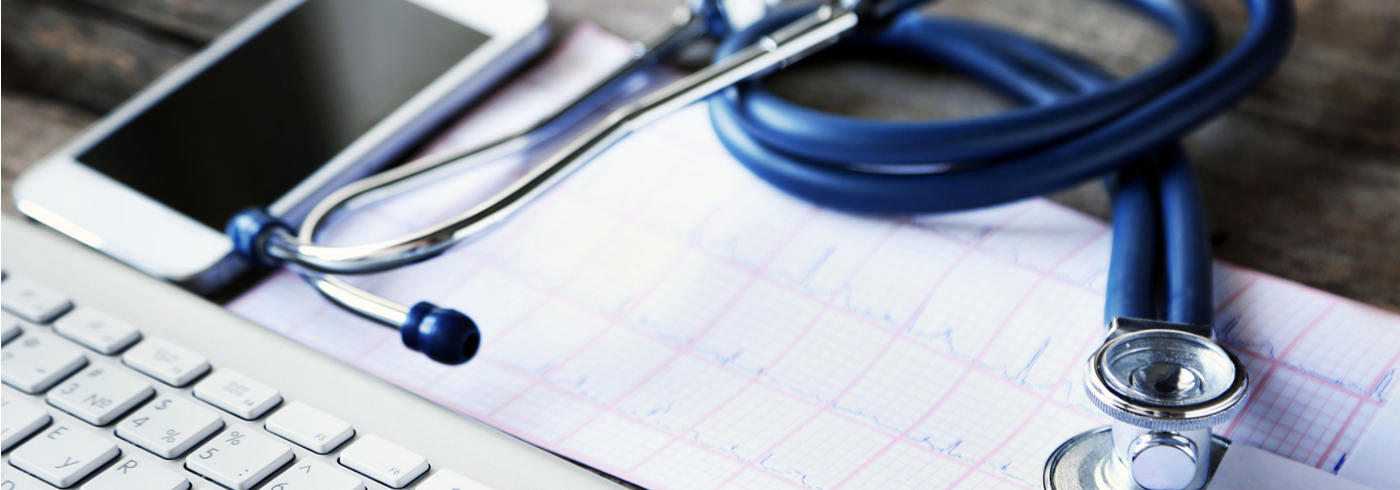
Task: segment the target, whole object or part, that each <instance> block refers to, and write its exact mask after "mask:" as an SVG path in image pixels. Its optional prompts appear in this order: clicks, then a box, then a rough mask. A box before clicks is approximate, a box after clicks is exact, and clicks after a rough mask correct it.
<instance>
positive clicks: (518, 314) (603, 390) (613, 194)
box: [230, 28, 1400, 490]
mask: <svg viewBox="0 0 1400 490" xmlns="http://www.w3.org/2000/svg"><path fill="white" fill-rule="evenodd" d="M626 55H627V51H626V46H625V44H622V43H621V42H620V41H618V40H617V39H615V38H612V37H610V36H608V35H606V34H605V33H602V32H600V31H598V30H597V29H596V28H584V29H582V30H581V31H579V32H576V33H574V35H572V36H571V37H570V39H569V40H568V42H567V43H565V47H564V48H563V50H562V51H561V52H560V53H557V54H555V55H553V57H552V58H551V59H550V60H549V61H547V62H545V63H543V64H542V65H541V66H539V67H537V68H535V69H534V70H533V72H532V73H530V74H527V75H526V76H525V78H524V79H523V80H522V81H520V82H517V84H518V86H516V87H513V88H512V89H511V90H510V91H509V92H507V93H506V94H504V96H503V97H501V98H499V99H498V100H497V101H495V102H493V103H491V104H488V105H487V106H485V107H483V108H482V109H481V110H478V111H475V112H474V113H473V114H471V115H470V116H469V117H470V118H472V119H471V120H470V122H468V123H465V125H464V126H463V127H462V128H461V129H460V131H458V133H457V134H454V135H452V136H449V137H448V139H449V140H476V141H480V140H481V139H480V138H482V137H481V135H480V134H479V131H496V132H497V134H501V133H504V132H506V131H509V130H510V129H513V128H514V127H520V126H523V125H524V124H527V123H528V122H529V121H530V120H532V118H534V117H539V115H540V114H543V113H544V112H547V110H548V109H549V108H551V107H553V106H554V105H556V104H559V103H560V102H561V101H562V100H564V99H567V98H568V96H569V95H571V94H572V93H576V92H577V91H579V90H582V88H583V87H586V86H587V85H588V84H589V83H590V82H591V80H592V79H591V78H590V77H597V76H599V75H598V74H600V73H602V72H604V71H606V68H607V67H608V66H613V65H612V64H615V63H620V62H621V60H623V59H625V57H626ZM580 59H586V60H587V62H586V63H580V62H577V60H580ZM610 63H612V64H610ZM590 74H591V75H590ZM527 115H528V116H529V117H527ZM520 165H522V162H518V161H516V162H505V163H503V164H502V165H500V166H497V167H496V168H494V169H487V170H483V171H481V172H474V173H472V174H467V175H464V176H462V177H459V178H454V179H448V180H444V181H443V182H442V183H440V184H436V185H433V186H430V188H428V189H425V190H424V191H423V192H420V193H417V194H414V195H412V196H409V197H406V198H404V199H400V200H397V201H394V202H391V203H389V204H386V205H383V206H379V207H377V208H373V209H371V210H369V211H367V212H365V213H361V215H360V217H358V218H356V219H352V220H347V221H346V223H345V226H343V227H339V228H337V230H336V231H335V233H336V234H337V235H338V236H336V237H335V240H336V241H341V242H347V243H348V242H355V241H358V240H364V239H368V238H372V237H384V236H389V235H393V234H397V233H402V232H404V231H406V230H409V229H412V228H413V227H416V226H421V225H422V224H424V223H426V222H428V221H433V220H436V219H439V218H441V217H443V216H446V215H448V214H455V213H456V212H459V211H460V210H462V209H465V206H466V204H467V203H468V202H469V201H470V200H471V199H475V198H478V197H479V196H481V195H483V193H484V192H485V190H486V189H488V188H489V187H491V186H492V185H498V184H499V182H500V181H501V179H502V178H503V177H504V176H508V175H510V174H512V173H513V172H515V171H518V169H519V168H520ZM454 205H455V206H457V207H455V208H452V206H454ZM444 208H450V209H444ZM1109 239H1110V237H1109V228H1108V227H1107V226H1106V225H1105V224H1104V223H1102V222H1099V221H1097V220H1095V219H1092V218H1089V217H1086V216H1084V215H1081V214H1079V213H1077V212H1075V211H1072V210H1069V209H1066V208H1063V207H1061V206H1058V205H1056V204H1053V203H1051V202H1049V201H1045V200H1038V199H1037V200H1030V201H1024V202H1019V203H1014V204H1010V205H1006V206H1001V207H997V208H992V209H986V210H980V211H974V212H968V213H959V214H950V215H941V216H920V217H915V218H911V219H877V218H869V217H855V216H849V215H845V214H841V213H836V212H831V211H827V210H822V209H818V208H815V207H812V206H810V205H808V204H806V203H804V202H801V201H798V200H795V199H793V198H791V197H789V196H786V195H784V194H782V193H781V192H779V191H776V190H774V189H773V188H771V187H769V186H767V185H765V184H764V183H763V182H761V181H759V180H758V179H757V178H755V177H754V176H752V175H750V174H749V173H748V172H747V171H746V170H745V169H744V168H743V167H741V166H740V165H739V164H738V163H737V162H736V161H735V160H734V159H733V158H732V157H730V156H729V155H728V154H727V153H726V152H725V150H724V149H723V148H722V147H721V146H720V144H719V143H718V141H717V140H716V139H715V136H714V134H713V132H712V130H711V129H710V125H709V120H708V117H707V115H706V113H705V110H704V108H703V107H692V108H689V109H686V110H683V111H681V112H680V113H677V114H675V115H674V116H672V117H669V118H666V119H664V120H662V121H660V122H658V123H655V124H652V125H651V126H649V127H647V128H645V129H644V130H642V131H640V132H638V133H637V134H635V135H633V136H631V137H629V138H627V139H626V140H624V141H623V142H622V143H620V144H618V145H617V146H616V147H614V148H613V149H611V150H610V151H608V152H607V153H605V154H604V155H602V156H601V157H599V158H598V159H596V160H595V161H594V162H592V163H590V164H588V166H587V167H586V168H584V169H583V170H581V171H580V172H579V173H578V174H576V175H575V176H573V177H571V178H570V179H569V180H568V181H567V182H566V183H564V184H563V185H561V186H560V187H559V188H557V189H555V190H554V191H551V193H550V194H549V195H548V196H547V197H546V198H545V199H544V200H543V202H540V203H538V204H537V205H534V206H532V207H530V208H528V209H527V210H526V211H525V212H524V213H523V214H522V215H520V216H518V217H517V218H516V219H514V220H513V221H512V222H510V223H509V224H507V225H506V226H504V227H502V228H501V229H499V230H497V231H496V232H494V233H492V234H490V235H489V236H487V237H486V238H484V239H482V240H480V241H477V242H474V243H471V244H468V245H466V246H463V247H461V248H460V249H457V250H455V251H453V252H451V253H448V254H446V255H444V256H442V257H440V258H437V259H434V260H432V261H430V262H428V263H426V264H422V265H416V266H413V267H409V268H406V269H403V270H400V271H395V272H391V273H386V274H380V275H377V276H372V277H366V278H359V279H357V280H356V281H357V282H358V283H359V284H362V285H365V286H367V287H370V288H372V289H373V290H374V291H376V292H379V293H381V294H384V295H386V296H389V297H392V298H396V299H398V300H401V301H404V302H409V303H411V302H416V301H419V300H430V301H434V302H437V303H438V304H440V305H446V306H449V307H454V308H458V309H460V310H461V311H463V312H465V313H467V314H468V315H471V316H472V317H473V318H474V319H476V321H477V322H478V323H479V324H480V326H481V329H482V331H483V334H484V338H485V342H484V344H483V347H482V350H481V353H480V355H479V356H478V357H477V359H476V360H473V361H472V362H471V363H469V364H467V365H465V366H462V367H446V366H441V365H437V364H434V363H433V362H431V361H429V360H428V359H427V358H425V357H423V356H421V355H419V354H417V353H413V352H410V351H408V350H406V349H405V348H404V347H402V346H401V345H400V344H399V342H398V336H397V335H396V334H395V333H394V332H392V331H390V330H388V329H385V328H382V327H379V326H375V325H373V324H370V323H368V322H366V321H364V320H361V319H358V318H356V317H354V316H352V315H350V314H347V313H345V312H342V311H340V310H339V309H337V308H335V307H333V306H331V305H330V304H328V303H326V302H325V301H323V300H322V299H320V298H319V297H317V296H316V294H315V293H314V292H312V290H311V289H309V288H308V287H306V285H305V284H303V283H302V282H300V281H299V280H297V279H295V278H294V277H293V276H292V275H290V274H288V273H285V272H284V273H279V274H276V275H274V276H273V277H271V278H270V279H268V280H266V281H265V282H264V283H262V284H261V285H259V286H258V287H256V288H255V289H253V290H251V291H250V292H248V293H247V294H246V295H244V296H243V297H241V298H239V299H237V300H236V301H234V302H233V303H232V304H231V305H230V308H231V309H232V310H233V311H235V312H237V313H238V314H240V315H243V316H245V317H246V318H248V319H250V320H252V321H254V322H257V323H260V324H262V325H265V326H266V327H267V328H269V329H272V330H275V331H277V332H280V333H282V334H284V335H286V336H288V337H289V338H292V339H295V340H297V341H299V342H302V343H305V344H307V345H309V346H311V347H313V348H316V349H318V350H321V351H323V352H326V353H328V354H330V355H332V356H335V357H337V358H340V359H343V360H345V361H347V362H350V363H352V364H354V365H356V366H359V367H361V368H363V369H365V370H367V371H369V372H372V373H374V374H376V375H379V376H381V377H383V378H385V379H387V380H389V381H391V382H394V383H396V384H398V385H401V386H403V387H405V388H407V389H409V390H412V391H413V392H415V393H419V394H421V395H422V396H425V397H428V398H430V399H433V400H435V401H437V402H438V403H441V404H443V405H445V406H448V407H451V408H453V409H455V410H457V411H459V412H461V413H463V414H465V415H468V416H471V417H474V418H477V419H479V420H482V421H484V422H486V423H489V424H492V425H494V426H496V427H499V428H501V429H502V430H505V431H507V432H510V433H512V434H515V435H517V436H519V437H521V438H524V439H526V440H528V441H530V442H532V443H535V444H538V445H540V446H543V447H545V448H548V449H550V450H553V451H556V452H558V453H561V454H564V455H566V456H568V457H571V458H574V459H577V460H579V461H582V462H584V463H587V464H590V465H592V466H595V467H597V468H600V469H602V470H604V471H607V472H609V473H612V474H615V475H617V476H619V477H621V478H624V479H627V480H630V481H633V482H636V483H638V484H640V485H642V486H644V487H647V488H652V489H657V490H663V489H667V490H669V489H677V490H679V489H705V490H708V489H721V488H723V489H730V488H734V489H750V488H753V489H757V488H819V489H831V488H843V489H857V488H882V489H884V488H960V489H980V488H1033V487H1038V486H1039V482H1040V473H1041V466H1042V463H1043V462H1044V460H1045V457H1046V456H1047V455H1048V454H1049V453H1050V451H1051V450H1053V449H1054V448H1055V447H1056V446H1057V445H1059V444H1060V443H1061V442H1062V441H1064V440H1065V439H1066V438H1068V437H1070V436H1072V435H1074V434H1076V433H1078V432H1080V431H1083V430H1086V429H1089V428H1091V427H1094V426H1098V425H1103V424H1105V423H1106V420H1105V419H1104V418H1103V417H1102V416H1101V415H1100V414H1099V412H1098V411H1097V410H1096V409H1094V408H1093V407H1092V406H1091V405H1090V404H1089V403H1088V401H1087V399H1085V397H1084V395H1083V387H1082V379H1081V377H1082V374H1081V373H1082V365H1083V364H1082V363H1083V361H1084V359H1085V358H1086V357H1087V355H1088V354H1089V353H1090V352H1092V350H1093V349H1094V348H1096V347H1097V346H1098V344H1099V343H1101V341H1102V339H1101V338H1100V335H1101V328H1102V327H1101V324H1100V322H1101V314H1102V313H1101V312H1102V308H1103V294H1104V293H1103V290H1104V279H1105V272H1106V267H1107V263H1108V251H1109ZM1216 304H1217V305H1218V311H1219V314H1218V318H1219V320H1218V322H1219V328H1220V329H1221V331H1222V332H1223V337H1224V339H1225V341H1226V342H1228V343H1229V345H1230V346H1231V347H1232V348H1233V349H1234V350H1235V352H1237V353H1238V354H1239V355H1240V356H1241V357H1242V358H1243V359H1244V360H1245V362H1246V364H1248V366H1249V370H1250V373H1251V376H1252V379H1253V380H1254V383H1255V386H1256V387H1257V389H1255V390H1254V395H1253V396H1252V398H1251V400H1250V401H1249V406H1248V407H1247V408H1246V410H1245V413H1244V414H1243V415H1242V416H1241V417H1238V418H1237V419H1236V420H1234V421H1233V422H1230V423H1228V424H1225V425H1223V426H1221V427H1218V428H1217V429H1218V431H1220V432H1222V433H1223V434H1224V435H1225V436H1226V437H1230V438H1232V439H1233V440H1234V441H1235V443H1236V444H1246V445H1250V446H1256V447H1259V448H1262V449H1264V450H1267V451H1270V452H1273V453H1277V454H1280V455H1283V456H1285V457H1288V458H1291V459H1293V460H1296V461H1299V462H1301V463H1303V464H1306V465H1309V466H1313V467H1317V468H1322V469H1325V470H1328V471H1331V472H1335V471H1336V470H1337V467H1338V466H1339V465H1340V464H1341V462H1342V461H1344V456H1345V455H1346V454H1347V452H1348V451H1349V450H1351V448H1352V447H1353V446H1354V445H1355V444H1356V440H1357V438H1358V436H1360V435H1361V434H1362V433H1363V432H1364V431H1365V429H1366V428H1367V426H1368V425H1369V424H1370V422H1371V419H1372V418H1373V417H1374V416H1375V414H1376V413H1377V411H1378V410H1380V409H1381V407H1383V406H1384V405H1385V404H1386V403H1387V402H1388V401H1389V399H1390V397H1391V396H1393V394H1394V392H1395V389H1394V387H1393V383H1392V381H1393V379H1394V377H1395V371H1396V362H1397V357H1400V317H1397V316H1396V315H1394V314H1391V313H1387V312H1383V311H1380V310H1377V309H1374V308H1371V307H1368V306H1364V305H1361V304H1358V303H1355V302H1352V301H1349V300H1346V299H1342V298H1338V297H1335V296H1332V295H1329V294H1326V293H1322V292H1319V291H1315V290H1312V289H1309V288H1306V287H1303V286H1299V285H1296V284H1292V283H1289V282H1286V281H1283V280H1279V279H1277V278H1273V277H1270V276H1267V275H1263V274H1259V273H1255V272H1251V271H1247V270H1242V269H1240V268H1237V267H1233V266H1230V265H1228V264H1219V265H1218V267H1217V274H1216Z"/></svg>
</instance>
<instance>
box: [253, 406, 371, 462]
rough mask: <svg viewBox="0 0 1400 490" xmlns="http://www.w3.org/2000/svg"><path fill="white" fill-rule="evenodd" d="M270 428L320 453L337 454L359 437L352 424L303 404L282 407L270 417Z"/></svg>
mask: <svg viewBox="0 0 1400 490" xmlns="http://www.w3.org/2000/svg"><path fill="white" fill-rule="evenodd" d="M266 427H267V430H268V432H271V433H273V434H277V435H279V436H282V438H283V439H286V440H288V441H292V442H294V443H296V444H298V445H300V446H301V447H304V448H307V449H310V450H311V451H313V452H315V453H317V454H326V453H329V452H331V451H334V450H335V448H337V447H340V445H341V444H344V443H345V441H348V440H350V437H351V436H354V435H355V429H354V428H353V427H350V424H349V423H346V422H345V421H344V420H340V419H338V418H335V417H332V416H331V415H330V414H327V413H326V412H322V411H320V410H317V409H315V408H311V406H310V405H307V404H305V403H302V402H291V403H288V404H287V406H285V407H282V409H281V410H278V411H277V413H274V414H272V416H271V417H268V418H267V424H266Z"/></svg>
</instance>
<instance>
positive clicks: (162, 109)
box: [13, 0, 548, 293]
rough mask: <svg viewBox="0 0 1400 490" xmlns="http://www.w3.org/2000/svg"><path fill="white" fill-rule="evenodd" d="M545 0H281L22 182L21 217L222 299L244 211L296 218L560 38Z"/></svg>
mask: <svg viewBox="0 0 1400 490" xmlns="http://www.w3.org/2000/svg"><path fill="white" fill-rule="evenodd" d="M547 11H548V7H547V6H546V4H545V3H544V1H543V0H509V1H501V0H275V1H273V2H271V3H270V4H269V5H267V6H266V7H264V8H262V9H259V10H258V11H257V12H255V13H253V14H252V15H250V16H249V17H248V18H247V19H245V20H244V21H243V22H241V23H239V24H238V25H237V26H235V27H233V28H232V29H231V30H229V31H228V32H227V33H225V34H224V35H223V36H220V37H219V38H218V39H216V40H215V41H214V42H213V43H211V44H210V45H209V46H208V47H207V48H205V49H204V50H203V51H201V52H199V53H198V54H196V55H194V56H193V57H191V58H190V59H189V60H187V61H186V62H184V63H183V64H181V65H180V66H178V67H176V68H175V69H173V70H171V72H170V73H168V74H166V75H164V76H163V77H161V78H160V79H158V80H157V81H156V82H154V83H152V84H151V85H150V86H149V87H147V88H146V89H144V90H142V91H141V92H140V93H138V94H137V95H135V96H134V97H133V98H132V99H131V100H129V101H127V102H126V103H124V104H123V105H121V106H120V107H118V108H117V109H116V110H114V111H113V112H112V113H111V114H110V115H108V116H107V117H105V118H103V119H102V120H100V121H98V122H97V123H96V124H94V125H93V126H92V127H90V128H88V129H87V130H86V131H84V132H83V133H82V134H80V135H79V136H78V137H76V138H75V139H74V140H73V141H72V142H70V143H69V144H68V145H66V146H65V147H64V148H62V149H60V150H59V151H57V152H56V153H54V154H53V155H50V156H48V157H46V158H45V159H44V161H42V162H41V163H40V164H39V165H37V166H35V167H34V168H32V169H31V170H29V171H28V172H26V173H25V174H24V175H22V176H21V177H20V179H19V180H18V181H17V182H16V183H15V186H14V191H13V194H14V198H15V202H16V206H17V207H18V208H19V210H20V212H22V213H24V214H26V215H27V216H29V217H30V218H33V219H35V220H37V221H39V222H42V223H44V224H46V225H48V226H49V227H51V228H54V229H56V230H58V231H60V232H62V233H64V234H67V235H69V236H71V237H72V238H74V239H77V240H78V241H81V242H83V243H86V244H87V245H89V246H91V247H93V248H96V249H98V250H101V251H102V252H105V253H107V254H109V255H111V256H113V257H115V258H117V259H119V260H121V261H123V262H126V263H127V264H130V265H132V266H134V267H136V268H138V269H140V270H142V271H144V272H146V273H148V274H150V275H153V276H156V277H160V278H165V279H168V280H171V281H175V282H177V283H180V284H182V285H184V286H186V287H188V288H190V289H193V290H195V291H198V292H203V293H209V292H212V291H214V290H216V289H217V288H219V287H221V286H222V285H224V284H226V283H227V282H228V281H229V280H231V279H232V278H233V277H235V276H237V275H238V274H239V273H241V272H242V270H243V268H244V264H243V263H242V261H240V260H238V259H237V258H236V257H235V256H233V255H231V250H232V248H231V245H230V243H229V240H228V239H227V238H226V237H225V236H224V235H223V228H224V225H225V224H226V222H227V221H228V220H229V219H230V218H232V217H233V215H234V214H235V213H236V212H237V211H239V210H240V209H242V208H244V207H248V206H265V207H267V208H268V209H269V210H270V211H271V212H272V214H273V215H274V216H279V217H281V218H283V219H284V220H286V221H288V222H289V223H292V224H294V225H295V224H297V223H299V222H300V221H301V219H302V217H304V216H305V214H306V213H307V212H308V211H309V210H310V207H311V206H312V205H314V204H315V202H316V201H317V200H318V199H320V198H321V197H323V196H324V195H325V194H327V193H329V192H330V191H332V190H334V189H335V188H336V187H338V186H340V185H344V184H345V183H348V182H350V181H352V180H354V179H357V178H360V177H363V176H365V175H367V174H368V173H370V172H372V171H374V170H376V169H378V168H380V167H381V166H383V165H385V164H387V163H389V162H390V161H392V160H393V159H394V158H397V157H400V156H402V154H403V153H404V152H405V151H406V150H408V149H409V148H410V147H411V146H412V145H414V144H415V143H417V142H418V141H419V140H420V139H421V138H422V137H424V136H426V133H427V132H429V131H431V130H432V129H434V128H436V127H437V126H438V125H439V124H440V123H441V122H443V121H444V119H445V118H447V117H448V116H451V115H452V114H454V113H456V112H457V111H458V110H459V109H461V108H462V106H463V105H465V104H466V103H468V102H470V101H471V100H472V99H473V98H474V97H476V96H479V95H481V94H482V93H484V92H485V91H486V90H487V89H488V88H489V87H491V86H492V85H493V84H495V83H497V82H499V81H500V80H501V79H503V78H504V77H505V76H507V75H509V74H510V73H511V72H512V71H513V70H514V69H515V68H517V67H518V66H520V65H521V64H523V63H524V62H525V61H528V60H529V59H530V58H531V57H533V56H534V55H535V54H537V53H538V52H540V51H541V50H542V49H543V47H544V46H545V44H546V41H547V32H546V27H545V17H546V14H547Z"/></svg>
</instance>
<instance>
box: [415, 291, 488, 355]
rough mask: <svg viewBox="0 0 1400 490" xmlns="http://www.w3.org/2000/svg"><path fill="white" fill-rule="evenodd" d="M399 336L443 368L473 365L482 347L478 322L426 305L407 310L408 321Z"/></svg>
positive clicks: (419, 304)
mask: <svg viewBox="0 0 1400 490" xmlns="http://www.w3.org/2000/svg"><path fill="white" fill-rule="evenodd" d="M399 335H400V336H401V337H402V338H403V345H405V346H407V347H408V348H410V349H413V350H415V351H418V352H422V353H423V354H425V355H427V356H428V357H429V358H431V359H432V360H434V361H437V362H440V363H443V364H452V365H456V364H462V363H465V362H467V361H470V360H471V358H472V357H473V356H475V355H476V350H477V348H479V347H481V331H480V330H477V328H476V322H473V321H472V319H471V318H467V315H463V314H462V313H461V312H458V311H457V310H450V309H447V308H439V307H437V306H436V305H434V304H432V303H429V302H427V301H423V302H420V303H418V304H416V305H413V308H412V309H410V310H408V320H405V321H404V323H403V325H402V326H400V327H399Z"/></svg>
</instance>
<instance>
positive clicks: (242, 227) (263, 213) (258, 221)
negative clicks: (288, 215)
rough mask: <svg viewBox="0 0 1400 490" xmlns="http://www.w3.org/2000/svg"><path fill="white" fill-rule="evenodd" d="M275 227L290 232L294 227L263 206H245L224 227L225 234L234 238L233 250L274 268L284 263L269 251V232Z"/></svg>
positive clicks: (259, 264) (261, 264)
mask: <svg viewBox="0 0 1400 490" xmlns="http://www.w3.org/2000/svg"><path fill="white" fill-rule="evenodd" d="M275 228H282V229H285V230H287V231H288V232H291V231H292V227H290V226H287V224H286V223H283V222H281V221H279V220H278V219H277V218H274V217H272V215H271V214H268V212H267V210H266V209H263V208H257V207H253V208H245V209H244V210H242V211H239V212H238V214H235V215H233V219H230V220H228V225H227V226H225V227H224V234H225V235H228V237H229V239H230V240H233V251H234V252H237V253H238V255H241V256H243V258H245V259H248V261H250V262H252V263H254V264H257V265H258V266H260V267H263V268H267V269H273V268H276V267H278V266H281V265H282V260H281V259H278V258H276V257H273V256H271V255H268V253H267V247H266V238H267V234H268V233H269V232H271V231H272V230H273V229H275Z"/></svg>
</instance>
